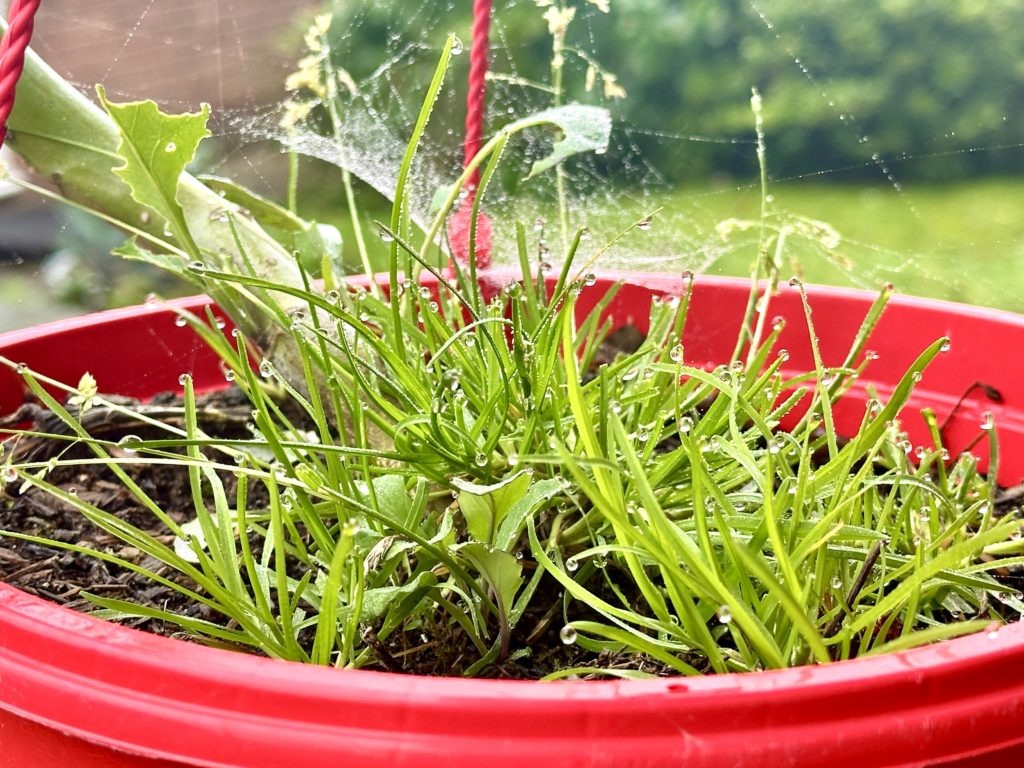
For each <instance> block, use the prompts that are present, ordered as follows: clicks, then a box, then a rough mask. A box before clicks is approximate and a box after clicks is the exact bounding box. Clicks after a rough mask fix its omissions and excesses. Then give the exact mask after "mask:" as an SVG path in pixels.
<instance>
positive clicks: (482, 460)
mask: <svg viewBox="0 0 1024 768" xmlns="http://www.w3.org/2000/svg"><path fill="white" fill-rule="evenodd" d="M473 463H474V464H476V465H477V466H478V467H486V466H487V455H486V454H483V453H478V454H477V455H476V458H475V459H473Z"/></svg>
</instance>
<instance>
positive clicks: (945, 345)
mask: <svg viewBox="0 0 1024 768" xmlns="http://www.w3.org/2000/svg"><path fill="white" fill-rule="evenodd" d="M952 348H953V345H952V344H951V343H950V341H949V339H946V340H945V341H943V342H942V346H941V347H939V352H949V350H950V349H952Z"/></svg>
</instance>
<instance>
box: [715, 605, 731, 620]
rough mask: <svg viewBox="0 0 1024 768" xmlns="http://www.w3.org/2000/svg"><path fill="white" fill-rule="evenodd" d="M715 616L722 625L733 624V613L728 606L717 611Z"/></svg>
mask: <svg viewBox="0 0 1024 768" xmlns="http://www.w3.org/2000/svg"><path fill="white" fill-rule="evenodd" d="M715 616H716V617H717V618H718V621H719V622H720V623H722V624H729V623H731V622H732V611H731V610H730V608H729V606H728V605H723V606H721V607H720V608H719V609H718V610H717V611H715Z"/></svg>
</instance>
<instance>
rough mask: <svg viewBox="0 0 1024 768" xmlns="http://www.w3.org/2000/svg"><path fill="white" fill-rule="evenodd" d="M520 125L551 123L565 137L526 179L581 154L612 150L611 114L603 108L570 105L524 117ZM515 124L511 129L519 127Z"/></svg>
mask: <svg viewBox="0 0 1024 768" xmlns="http://www.w3.org/2000/svg"><path fill="white" fill-rule="evenodd" d="M517 123H526V124H531V125H533V124H537V123H550V124H552V125H554V126H556V127H558V128H559V130H561V132H562V138H560V139H559V140H558V141H556V142H555V143H554V146H552V147H551V153H550V154H548V155H547V157H543V158H541V159H540V160H538V161H537V162H535V163H534V164H533V167H532V168H531V169H530V173H529V174H528V175H527V176H526V178H528V179H532V178H533V177H534V176H537V175H538V174H541V173H544V171H546V170H549V169H551V168H554V167H555V166H556V165H558V164H559V163H560V162H562V161H563V160H565V159H566V158H568V157H572V156H573V155H578V154H580V153H581V152H597V153H598V154H601V153H603V152H605V151H606V150H607V149H608V140H609V139H610V138H611V133H612V117H611V113H610V112H609V111H608V110H607V109H604V108H603V107H592V106H587V105H584V104H567V105H565V106H563V107H555V108H553V109H546V110H544V111H543V112H538V113H537V114H536V115H531V116H530V117H526V118H523V119H522V120H520V121H517ZM515 125H516V123H513V125H512V126H509V128H513V127H515Z"/></svg>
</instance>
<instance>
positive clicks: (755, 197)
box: [663, 179, 1024, 312]
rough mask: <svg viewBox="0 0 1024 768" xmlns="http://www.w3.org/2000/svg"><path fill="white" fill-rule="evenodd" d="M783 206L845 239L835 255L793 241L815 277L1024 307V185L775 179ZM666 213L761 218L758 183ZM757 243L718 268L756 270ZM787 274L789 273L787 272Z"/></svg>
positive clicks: (703, 218) (686, 195) (668, 202)
mask: <svg viewBox="0 0 1024 768" xmlns="http://www.w3.org/2000/svg"><path fill="white" fill-rule="evenodd" d="M772 192H773V194H774V196H775V200H774V203H773V208H774V210H775V211H777V212H784V213H788V214H793V215H799V216H805V217H809V218H812V219H818V220H821V221H825V222H828V223H829V224H830V225H831V226H832V227H834V228H835V229H836V230H837V231H838V232H839V233H840V235H841V236H842V241H841V243H840V245H839V247H838V248H836V249H835V254H836V255H837V256H838V257H839V258H840V259H845V260H848V262H849V264H848V265H847V266H846V267H845V268H844V267H842V266H839V265H837V264H836V263H835V262H834V261H831V260H829V259H827V258H824V257H823V255H822V254H821V253H820V249H813V248H809V247H807V246H806V245H801V244H800V243H799V242H794V243H793V246H792V249H791V253H795V255H797V256H798V258H799V260H800V263H801V265H802V268H803V270H804V272H805V274H806V277H807V279H808V280H810V281H815V282H826V283H838V284H844V285H849V284H854V285H859V286H865V287H871V286H877V285H878V284H880V283H882V282H885V281H891V282H893V283H894V284H895V285H896V287H897V289H898V290H899V291H901V292H904V293H913V294H918V295H923V296H931V297H936V298H944V299H951V300H954V301H962V302H967V303H971V304H980V305H985V306H992V307H1001V308H1004V309H1010V310H1014V311H1018V312H1021V311H1024V181H1019V180H1005V179H994V180H980V181H966V182H957V183H951V184H945V185H936V184H914V183H909V184H907V185H906V187H905V189H904V190H903V191H902V192H898V191H897V190H896V189H894V188H893V187H891V186H885V185H874V186H842V185H833V184H822V183H789V184H776V185H773V187H772ZM663 204H664V205H665V207H666V213H667V214H669V218H671V214H672V212H673V211H679V212H681V213H684V214H685V213H687V212H690V213H693V214H695V215H696V216H697V217H698V220H697V221H693V222H692V223H691V224H689V225H688V226H689V227H691V228H693V227H697V228H700V227H707V228H709V229H711V228H713V227H714V225H715V223H716V222H717V221H720V220H722V219H726V218H730V217H736V218H749V219H755V218H757V215H758V212H759V209H760V204H761V202H760V194H759V191H758V190H757V189H753V188H751V189H744V190H737V189H735V188H730V189H727V190H725V191H722V192H715V193H708V192H706V191H701V192H679V193H677V194H675V195H672V196H670V197H667V198H665V200H664V202H663ZM815 251H819V252H817V253H816V252H815ZM751 258H752V254H751V251H750V250H749V249H745V250H740V251H738V252H735V253H730V254H727V255H725V256H724V257H722V258H721V259H720V260H718V261H716V262H715V264H714V265H713V266H712V267H711V268H710V270H709V271H712V272H715V273H720V274H737V275H741V274H747V273H748V269H749V264H750V259H751ZM784 276H788V273H786V275H784Z"/></svg>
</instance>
